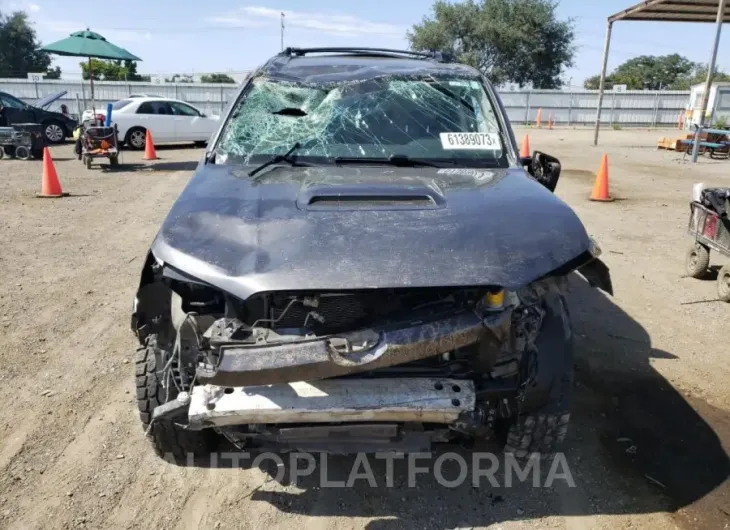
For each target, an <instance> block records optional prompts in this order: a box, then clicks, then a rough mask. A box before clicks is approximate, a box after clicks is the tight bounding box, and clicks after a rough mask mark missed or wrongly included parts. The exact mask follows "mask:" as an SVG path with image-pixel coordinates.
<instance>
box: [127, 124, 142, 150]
mask: <svg viewBox="0 0 730 530" xmlns="http://www.w3.org/2000/svg"><path fill="white" fill-rule="evenodd" d="M146 134H147V131H146V130H145V128H144V127H132V128H131V129H129V130H128V131H127V135H126V136H125V137H124V143H125V145H127V147H129V148H130V149H134V150H136V151H141V150H142V149H144V147H145V143H146V139H145V136H146Z"/></svg>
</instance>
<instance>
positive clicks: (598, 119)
mask: <svg viewBox="0 0 730 530" xmlns="http://www.w3.org/2000/svg"><path fill="white" fill-rule="evenodd" d="M723 1H724V0H723ZM612 31H613V22H612V21H609V22H608V28H606V43H605V44H604V45H603V68H602V69H601V83H600V85H599V86H598V109H597V110H596V133H595V136H594V137H593V145H598V131H599V130H600V129H601V108H602V107H603V93H604V91H605V89H606V69H607V68H608V51H609V49H610V47H611V33H612Z"/></svg>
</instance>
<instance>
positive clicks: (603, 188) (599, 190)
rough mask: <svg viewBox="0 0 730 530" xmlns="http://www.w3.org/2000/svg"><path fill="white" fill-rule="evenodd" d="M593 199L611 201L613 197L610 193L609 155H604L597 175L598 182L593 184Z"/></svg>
mask: <svg viewBox="0 0 730 530" xmlns="http://www.w3.org/2000/svg"><path fill="white" fill-rule="evenodd" d="M590 199H591V200H592V201H601V202H610V201H612V200H613V198H612V197H611V196H610V195H609V194H608V155H606V154H604V155H603V160H602V161H601V168H600V169H599V170H598V175H596V183H595V184H594V185H593V192H592V193H591V197H590Z"/></svg>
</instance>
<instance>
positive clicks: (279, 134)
mask: <svg viewBox="0 0 730 530" xmlns="http://www.w3.org/2000/svg"><path fill="white" fill-rule="evenodd" d="M501 132H502V131H501V127H500V124H499V121H498V120H497V117H496V115H495V111H494V107H493V106H492V103H491V101H490V99H489V98H488V96H487V94H486V92H485V90H484V87H483V86H482V84H481V82H480V81H478V80H475V79H458V78H443V77H439V78H435V77H432V76H428V77H419V78H417V79H414V78H410V79H409V78H394V77H392V76H388V77H383V78H377V79H368V80H365V81H360V82H357V81H356V82H353V81H343V82H339V83H328V84H326V85H321V84H320V85H311V84H307V85H305V84H300V83H293V82H288V81H280V80H273V79H270V78H266V77H259V78H257V79H255V80H254V81H253V83H252V85H251V86H250V87H249V89H248V91H247V93H246V94H245V95H244V97H243V98H242V99H241V100H240V101H239V103H238V104H237V106H236V108H234V109H233V113H232V116H231V118H230V120H229V121H228V123H227V124H226V126H225V128H224V130H223V131H222V134H221V140H220V142H219V145H218V147H217V149H216V155H217V157H216V158H217V160H218V162H219V163H225V162H226V161H227V160H229V158H233V159H241V160H242V161H243V163H251V162H252V159H255V160H254V161H256V162H258V161H260V160H262V159H266V158H269V157H272V156H276V155H282V154H284V153H286V152H287V151H289V150H290V149H291V148H292V146H295V145H297V144H299V147H298V148H297V149H296V153H295V155H296V157H297V158H298V159H302V158H309V157H311V158H312V159H324V160H330V161H331V160H334V159H336V158H348V159H352V158H356V159H383V158H387V157H390V156H398V157H402V156H405V157H408V158H414V159H416V158H417V159H428V160H434V161H439V160H445V161H449V162H451V163H459V162H461V163H463V165H471V166H500V167H506V166H507V165H508V162H507V159H506V153H505V150H504V146H503V138H504V136H503V135H502V134H501Z"/></svg>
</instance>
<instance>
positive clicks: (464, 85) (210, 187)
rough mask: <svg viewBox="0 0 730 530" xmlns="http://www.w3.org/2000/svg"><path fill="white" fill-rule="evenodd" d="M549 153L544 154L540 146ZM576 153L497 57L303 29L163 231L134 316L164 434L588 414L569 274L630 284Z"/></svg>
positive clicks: (515, 438) (446, 430) (386, 436)
mask: <svg viewBox="0 0 730 530" xmlns="http://www.w3.org/2000/svg"><path fill="white" fill-rule="evenodd" d="M525 168H527V170H526V169H525ZM559 175H560V163H559V162H558V161H557V160H556V159H555V158H552V157H550V156H548V155H545V154H543V153H540V152H535V153H534V154H533V156H531V157H527V158H520V157H519V155H518V150H517V145H516V142H515V139H514V134H513V132H512V129H511V126H510V124H509V122H508V119H507V115H506V114H505V111H504V108H503V107H502V104H501V102H500V100H499V97H498V96H497V94H496V92H495V90H494V88H493V87H492V85H491V84H490V82H489V81H488V80H487V79H486V78H485V77H484V76H483V75H482V74H481V73H480V72H479V71H477V70H475V69H473V68H471V67H468V66H465V65H462V64H457V63H454V62H451V61H450V60H449V59H448V57H446V56H444V55H442V54H439V53H429V54H426V53H415V52H398V51H392V50H376V49H309V50H304V49H288V50H286V51H284V52H282V53H281V54H279V55H277V56H276V57H274V58H273V59H271V60H270V61H269V62H267V63H266V64H265V65H264V66H262V67H261V68H259V69H258V70H257V71H256V72H254V73H253V74H252V75H251V77H250V78H249V80H248V81H247V82H246V83H245V84H244V86H242V88H241V89H240V91H239V93H238V95H237V97H236V100H235V102H234V104H233V105H232V106H231V108H230V111H229V113H228V116H226V117H225V120H224V121H223V123H222V126H221V129H220V130H219V131H218V132H217V133H216V134H215V135H214V136H213V138H212V141H211V142H210V143H209V146H208V149H207V152H206V156H205V158H204V159H203V160H201V162H200V164H199V166H198V168H197V170H196V172H195V174H194V176H193V177H192V179H191V181H190V182H189V184H188V186H187V187H186V188H185V190H184V191H183V192H182V194H181V196H180V197H179V198H178V200H177V202H176V203H175V204H174V205H173V207H172V209H171V211H170V212H169V214H168V216H167V218H166V219H165V221H164V223H163V224H162V227H161V229H160V231H159V233H158V234H157V236H156V238H155V240H154V242H153V243H152V246H151V249H150V251H149V254H148V255H147V258H146V261H145V265H144V268H143V270H142V277H141V281H140V285H139V290H138V292H137V295H136V298H135V301H134V310H133V317H132V327H133V330H134V332H135V333H136V334H137V337H138V339H139V342H140V345H141V346H140V348H139V350H138V357H137V361H136V376H137V379H136V381H137V389H136V394H137V401H138V406H139V411H140V418H141V420H142V424H143V426H144V428H145V430H146V431H147V432H148V433H149V436H150V437H151V439H152V442H153V445H154V447H155V448H156V450H157V451H158V452H159V453H161V454H172V455H175V456H176V457H178V458H182V459H184V458H185V454H186V453H191V452H192V453H195V452H204V451H206V447H207V444H208V443H209V441H210V436H212V435H213V434H214V433H220V434H222V435H224V436H225V437H226V438H227V439H228V440H229V441H230V442H232V443H233V444H234V445H236V446H238V447H239V448H244V447H246V446H259V447H261V446H274V447H277V448H282V447H283V448H289V449H292V448H297V449H301V450H325V451H326V450H334V451H337V452H350V451H370V452H375V451H380V450H396V451H404V452H406V451H421V450H426V449H427V448H428V447H429V446H430V444H432V443H436V442H453V443H461V444H468V443H470V442H473V441H474V440H477V439H480V438H481V439H484V438H492V439H495V440H497V441H499V442H500V443H501V444H502V445H503V446H504V447H505V448H506V450H507V451H509V452H511V453H513V454H516V455H517V456H518V457H524V456H526V455H528V454H531V453H533V452H537V453H549V452H550V451H552V450H553V447H554V446H555V444H557V443H559V442H560V441H561V440H562V438H563V437H564V435H565V432H566V429H567V423H568V419H569V416H570V400H571V394H572V387H573V353H572V332H571V325H570V316H569V313H568V308H567V307H566V300H565V298H564V292H565V288H566V277H567V276H568V275H569V274H571V273H572V272H574V271H578V272H579V273H580V274H581V275H582V276H583V277H584V278H585V279H587V280H588V281H589V282H590V283H591V285H594V286H596V287H600V288H601V289H603V290H605V291H607V292H611V290H612V288H611V281H610V276H609V273H608V269H607V268H606V266H605V265H604V264H603V263H602V262H601V261H600V260H599V259H598V255H599V253H600V251H599V249H598V247H597V246H596V244H595V243H594V242H593V241H592V240H591V239H590V238H589V237H588V235H587V233H586V230H585V228H584V227H583V224H582V223H581V221H580V220H579V219H578V217H577V216H576V214H575V213H574V212H573V210H571V209H570V208H569V207H568V206H567V205H566V204H565V203H564V202H562V201H561V200H560V199H559V198H558V197H556V196H555V195H554V194H553V190H554V189H555V186H556V184H557V181H558V177H559Z"/></svg>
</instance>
